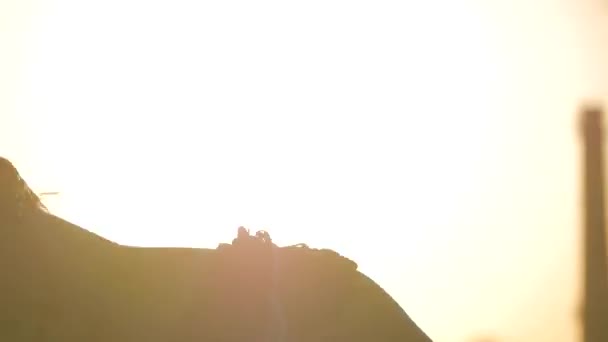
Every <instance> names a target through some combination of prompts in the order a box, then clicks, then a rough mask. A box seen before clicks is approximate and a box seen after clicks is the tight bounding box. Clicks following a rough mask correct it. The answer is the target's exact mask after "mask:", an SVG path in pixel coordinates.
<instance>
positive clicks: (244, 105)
mask: <svg viewBox="0 0 608 342" xmlns="http://www.w3.org/2000/svg"><path fill="white" fill-rule="evenodd" d="M15 3H17V2H15ZM406 3H407V4H400V5H399V4H398V2H392V1H379V2H363V1H350V2H345V1H306V2H299V3H297V4H296V3H289V4H287V3H285V2H278V1H277V2H272V3H268V2H238V3H236V2H232V1H228V2H225V1H220V2H214V1H211V2H200V1H175V2H169V1H156V2H149V1H135V0H120V1H118V0H109V1H103V2H87V1H76V0H54V1H49V2H44V3H42V2H40V3H39V2H36V1H30V2H28V3H27V6H28V7H23V8H20V7H18V5H15V8H14V9H13V10H12V11H14V14H15V15H19V16H21V17H22V18H23V22H26V21H27V23H28V24H27V25H26V24H19V25H22V26H23V27H25V26H27V29H25V28H22V29H18V28H17V29H15V30H14V31H15V32H17V31H19V30H21V31H19V32H21V33H19V38H14V37H16V36H14V37H13V36H11V34H13V33H10V32H12V31H10V30H6V31H5V32H4V33H3V37H13V38H11V39H14V40H15V41H17V40H18V41H19V43H18V44H17V43H14V44H13V43H11V44H13V45H7V46H9V47H8V48H7V49H10V51H13V52H12V55H7V56H9V57H5V58H13V59H12V60H14V61H13V62H11V61H9V60H8V59H7V61H9V62H8V64H7V65H13V69H11V70H13V71H11V72H12V74H10V75H9V74H8V73H7V75H9V78H7V79H8V80H9V81H10V82H11V83H10V84H11V85H10V86H6V89H9V88H10V90H11V94H13V95H14V96H13V95H11V96H13V97H12V100H11V101H10V103H9V102H7V104H6V105H5V106H6V107H0V109H1V110H3V111H4V113H7V114H2V115H3V117H2V123H3V124H2V125H0V126H5V125H4V122H7V123H8V124H7V125H8V126H11V127H15V129H13V130H12V133H11V135H10V136H6V137H4V138H2V140H1V143H2V144H3V146H2V152H3V153H5V152H6V153H5V155H6V157H8V158H11V159H13V160H14V161H15V164H16V165H17V166H18V167H19V168H20V169H21V170H23V174H24V176H25V178H26V179H28V181H29V182H30V183H31V184H32V186H33V187H34V188H35V189H36V190H39V191H58V192H60V195H59V196H54V197H53V196H49V197H48V198H47V199H45V201H46V203H47V204H48V206H49V207H50V208H51V210H52V211H53V212H54V213H57V214H58V215H60V216H62V217H64V218H66V219H68V220H71V221H73V222H75V223H77V224H79V225H82V226H83V227H86V228H87V229H91V230H94V231H95V232H97V233H99V234H101V235H103V236H105V237H108V238H110V239H112V240H115V241H118V242H120V243H124V244H130V245H141V246H197V247H199V246H200V247H215V246H216V245H217V244H218V243H219V242H226V241H229V240H230V239H232V237H233V236H234V234H235V231H236V228H237V227H238V226H246V227H248V228H251V229H266V230H268V231H270V232H271V233H272V236H273V240H274V241H276V242H277V243H278V244H281V245H284V244H295V243H299V242H306V243H308V244H310V245H311V246H316V247H328V248H332V249H335V250H337V251H339V252H340V253H342V254H344V255H347V256H349V257H351V258H353V259H354V260H356V261H357V262H358V263H359V265H360V267H361V269H362V270H363V271H364V272H366V273H368V274H370V275H371V276H372V277H373V278H374V279H377V280H378V282H379V283H380V284H382V285H383V287H385V288H386V289H387V291H388V292H389V293H391V294H394V297H395V298H396V299H397V300H398V301H399V303H400V304H402V305H403V306H404V308H405V309H406V311H408V313H410V314H411V315H412V316H413V317H415V320H416V321H417V322H419V323H420V325H421V327H422V328H423V329H424V330H426V331H428V332H429V335H431V336H433V338H434V339H435V340H436V341H454V342H455V341H465V340H466V339H468V338H471V337H473V336H474V335H475V334H477V333H481V332H485V331H490V332H493V331H498V332H502V333H503V334H502V335H500V336H506V337H511V338H514V340H520V339H519V338H521V340H530V341H532V340H535V341H565V342H567V341H572V340H573V339H572V338H573V336H575V329H574V326H575V324H577V321H576V317H575V316H574V314H573V312H574V309H575V304H577V303H575V302H574V300H575V295H576V293H575V291H576V286H577V285H576V284H575V283H574V282H573V281H569V282H566V283H567V284H566V285H564V287H563V288H562V287H560V288H559V289H555V290H551V291H545V292H544V293H543V294H542V295H538V298H537V299H538V300H539V301H542V302H543V303H550V304H547V305H548V306H546V307H543V308H542V309H538V310H536V311H534V309H530V310H528V309H527V306H526V302H525V300H526V299H530V298H536V297H535V296H536V295H537V294H538V292H539V290H538V289H539V287H540V286H541V285H540V284H543V283H545V282H549V281H550V282H558V283H559V282H561V281H562V280H564V279H573V278H574V277H575V275H576V272H577V270H578V269H577V268H576V267H577V266H576V259H575V257H574V255H575V254H576V253H577V250H576V249H575V246H574V245H573V243H574V242H572V241H576V239H577V235H576V234H577V231H576V230H575V228H576V227H577V226H576V224H578V222H577V216H576V215H578V211H577V210H578V209H577V208H578V207H576V205H577V202H576V198H577V197H576V196H577V191H578V188H577V186H576V185H575V183H574V182H575V181H576V176H577V174H576V167H577V166H578V159H576V155H575V152H576V148H577V145H576V144H575V142H577V140H576V138H575V134H574V132H573V129H572V128H571V125H572V123H573V121H572V120H571V115H572V113H573V110H574V108H575V106H576V104H577V101H578V100H579V99H580V98H581V97H582V96H587V95H589V94H591V95H596V94H598V93H600V91H599V90H598V89H600V87H599V82H600V81H597V79H598V78H597V76H595V75H596V74H597V73H596V69H593V68H594V67H597V65H598V64H591V63H590V62H589V61H590V59H588V57H587V55H588V54H589V51H591V50H589V46H591V45H592V44H595V42H596V41H595V40H593V41H592V39H591V38H589V40H588V41H587V42H581V40H580V39H578V37H580V36H581V32H583V31H584V30H586V28H584V27H583V25H582V24H581V22H583V20H582V19H581V18H583V17H584V13H583V12H584V11H583V10H580V13H579V12H576V11H572V9H573V8H574V7H575V5H571V6H566V5H563V6H562V5H555V4H547V5H542V6H541V5H538V6H537V7H528V6H529V4H526V2H524V1H502V2H500V1H490V2H481V1H473V0H467V1H464V0H463V1H438V2H428V3H427V2H424V4H423V2H406ZM23 6H25V5H23ZM17 8H20V9H19V10H17ZM516 11H519V12H517V18H518V19H517V23H514V22H512V15H515V14H514V13H516ZM566 13H571V14H572V15H571V16H568V15H567V14H566ZM585 13H586V12H585ZM15 22H16V21H15ZM8 25H9V26H10V25H13V26H11V27H18V26H19V25H18V24H10V23H9V24H8ZM19 27H21V26H19ZM9 31H10V32H9ZM585 32H586V31H585ZM598 39H599V38H598ZM7 41H8V40H7ZM7 51H8V50H7ZM10 56H12V57H10ZM11 63H12V64H11ZM594 63H595V62H594ZM598 63H599V62H598ZM2 67H3V68H5V67H6V66H4V65H3V66H2ZM6 68H7V70H9V69H8V67H6ZM11 75H12V76H11ZM591 78H593V80H591ZM9 81H7V82H9ZM594 82H596V83H594ZM602 82H603V81H602ZM6 84H8V83H6ZM0 85H2V87H4V86H5V84H4V83H0ZM602 85H603V84H602ZM2 89H4V88H2ZM607 89H608V88H607ZM602 94H603V93H602ZM4 115H6V118H5V117H4ZM549 118H551V119H552V120H553V121H551V120H548V119H549ZM17 132H19V133H17ZM556 144H557V145H558V146H555V145H556ZM4 146H9V147H7V148H6V149H5V147H4ZM530 146H532V147H530ZM564 156H566V157H564ZM565 158H567V160H566V161H567V162H566V163H564V160H565ZM522 165H527V167H524V166H522ZM564 165H566V166H567V167H563V166H564ZM553 198H557V199H555V200H554V201H553ZM552 213H560V214H559V215H558V216H555V217H554V216H551V215H549V216H546V215H547V214H552ZM542 215H545V216H542ZM176 218H177V219H176ZM176 222H177V223H178V224H176ZM535 228H538V229H535ZM551 229H555V231H556V233H555V237H554V240H552V241H551V247H549V244H548V242H543V238H542V237H543V236H546V234H547V231H549V230H551ZM539 243H540V244H547V245H546V246H545V245H543V246H544V247H543V248H546V251H545V249H543V252H542V253H541V252H539V251H538V249H537V248H538V244H539ZM516 249H517V250H519V251H521V252H518V253H515V252H513V251H514V250H516ZM556 260H560V261H559V262H558V261H556ZM559 263H561V264H560V266H559V267H558V264H559ZM561 267H563V269H562V268H561ZM539 268H540V269H543V270H544V271H543V272H541V273H539V272H537V271H536V270H537V269H539ZM557 269H560V270H562V271H561V272H558V271H556V270H557ZM481 270H483V272H487V273H486V275H481V274H479V272H480V271H481ZM516 277H517V278H522V279H524V280H525V279H529V280H528V282H527V283H526V282H525V281H524V280H522V283H521V284H517V285H516V284H513V285H512V287H511V288H509V289H507V287H505V286H506V285H507V284H510V283H511V280H512V279H513V278H516ZM446 279H453V280H451V281H449V282H447V283H446ZM446 284H447V285H446ZM448 285H449V286H451V287H448ZM501 291H504V292H505V293H508V295H504V296H499V297H500V298H496V293H497V292H501ZM540 292H542V291H540ZM513 298H517V300H514V299H513ZM429 301H437V302H439V303H443V304H430V302H429ZM463 307H467V308H468V309H467V310H466V312H462V310H463V309H462V308H463ZM556 307H559V309H556V310H553V308H556ZM560 310H561V311H560ZM568 310H570V311H568ZM528 311H530V312H532V311H533V312H534V313H533V314H531V315H532V316H531V317H536V316H534V315H535V314H538V315H541V314H543V315H546V317H547V318H546V319H545V320H543V321H542V322H541V321H539V322H540V323H534V324H532V323H521V324H519V325H518V324H515V323H514V321H517V320H519V319H520V316H523V315H524V313H526V312H528ZM558 311H559V312H562V311H563V314H557V313H555V312H558ZM490 312H491V313H492V314H489V313H490ZM543 317H544V316H543ZM524 320H525V321H535V322H536V320H535V318H529V317H526V318H525V319H524ZM546 324H553V325H554V326H562V327H563V328H560V329H557V328H556V330H558V331H556V332H546V331H544V330H543V328H544V327H546ZM563 336H566V337H563ZM559 338H562V339H561V340H559ZM505 341H510V340H508V339H505Z"/></svg>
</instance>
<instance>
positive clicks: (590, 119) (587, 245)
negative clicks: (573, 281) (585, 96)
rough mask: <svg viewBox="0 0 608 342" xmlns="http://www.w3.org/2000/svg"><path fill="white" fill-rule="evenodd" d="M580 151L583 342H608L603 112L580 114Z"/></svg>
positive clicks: (595, 111) (593, 110)
mask: <svg viewBox="0 0 608 342" xmlns="http://www.w3.org/2000/svg"><path fill="white" fill-rule="evenodd" d="M582 114H583V117H582V121H583V122H582V125H583V127H582V128H583V138H584V144H585V150H584V177H585V179H584V210H585V211H584V215H585V230H584V250H585V252H584V253H585V254H584V262H585V270H584V273H585V275H584V308H583V310H584V311H583V312H584V314H583V315H584V317H583V320H584V323H583V337H584V341H585V342H608V286H607V285H608V284H607V283H608V274H607V273H608V267H607V265H606V232H605V213H604V205H605V204H604V163H603V162H604V150H603V130H602V129H603V127H602V124H603V123H602V119H603V118H602V117H603V113H602V111H601V110H600V109H598V108H588V109H585V110H584V111H583V113H582Z"/></svg>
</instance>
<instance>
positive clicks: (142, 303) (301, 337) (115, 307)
mask: <svg viewBox="0 0 608 342" xmlns="http://www.w3.org/2000/svg"><path fill="white" fill-rule="evenodd" d="M2 235H3V238H2V248H1V249H0V260H1V261H0V262H1V263H2V264H1V265H0V266H1V267H2V270H3V277H2V279H3V280H2V283H1V284H0V290H1V291H0V305H1V307H2V311H1V313H0V340H1V341H62V342H65V341H113V342H114V341H129V342H131V341H273V338H274V337H277V336H278V337H282V338H283V340H284V341H294V342H296V341H305V342H307V341H374V342H382V341H412V342H418V341H421V342H422V341H430V339H429V338H428V337H426V336H425V335H424V333H423V332H422V331H421V330H420V329H419V328H418V327H416V325H415V324H414V323H413V321H412V320H410V318H409V317H408V316H407V315H406V314H405V312H403V310H402V309H401V308H400V307H399V306H398V305H397V304H396V303H395V302H394V301H393V300H392V299H391V298H390V297H389V296H388V294H386V293H385V292H384V291H383V290H382V289H381V288H380V287H379V286H378V285H376V284H375V283H374V282H373V281H371V280H370V279H369V278H367V277H366V276H364V275H363V274H361V273H360V272H358V271H357V266H356V264H355V263H354V262H352V261H350V260H348V259H346V258H344V257H342V256H340V255H338V254H337V253H335V252H332V251H329V250H315V249H310V248H308V247H305V246H294V247H285V248H279V247H277V246H275V245H273V244H272V243H271V242H269V241H264V240H263V239H262V240H261V239H258V238H255V237H250V238H246V239H245V241H244V242H243V241H242V240H243V239H242V238H240V239H236V240H235V241H234V243H233V244H223V245H221V246H220V247H218V248H217V249H215V250H212V249H190V248H135V247H126V246H121V245H118V244H116V243H113V242H111V241H108V240H106V239H103V238H101V237H99V236H97V235H95V234H93V233H91V232H89V231H87V230H85V229H82V228H80V227H78V226H75V225H73V224H70V223H68V222H66V221H64V220H61V219H59V218H57V217H55V216H52V215H49V214H46V213H43V212H40V213H37V214H35V215H32V216H31V217H28V218H27V219H24V220H23V221H21V222H19V223H13V224H11V225H10V226H3V227H2ZM279 330H280V331H279ZM281 335H282V336H281ZM273 336H274V337H273Z"/></svg>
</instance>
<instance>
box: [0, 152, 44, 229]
mask: <svg viewBox="0 0 608 342" xmlns="http://www.w3.org/2000/svg"><path fill="white" fill-rule="evenodd" d="M37 211H44V212H46V211H47V208H46V207H45V206H44V204H42V201H40V197H38V195H36V194H35V193H34V192H33V191H32V189H30V187H29V186H28V185H27V183H26V182H25V180H24V179H23V178H22V177H21V175H20V174H19V172H18V171H17V168H15V166H14V165H13V164H12V163H11V162H10V161H9V160H8V159H6V158H2V157H0V219H1V220H3V221H6V220H19V219H21V218H23V217H24V216H26V215H29V214H32V213H35V212H37Z"/></svg>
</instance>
